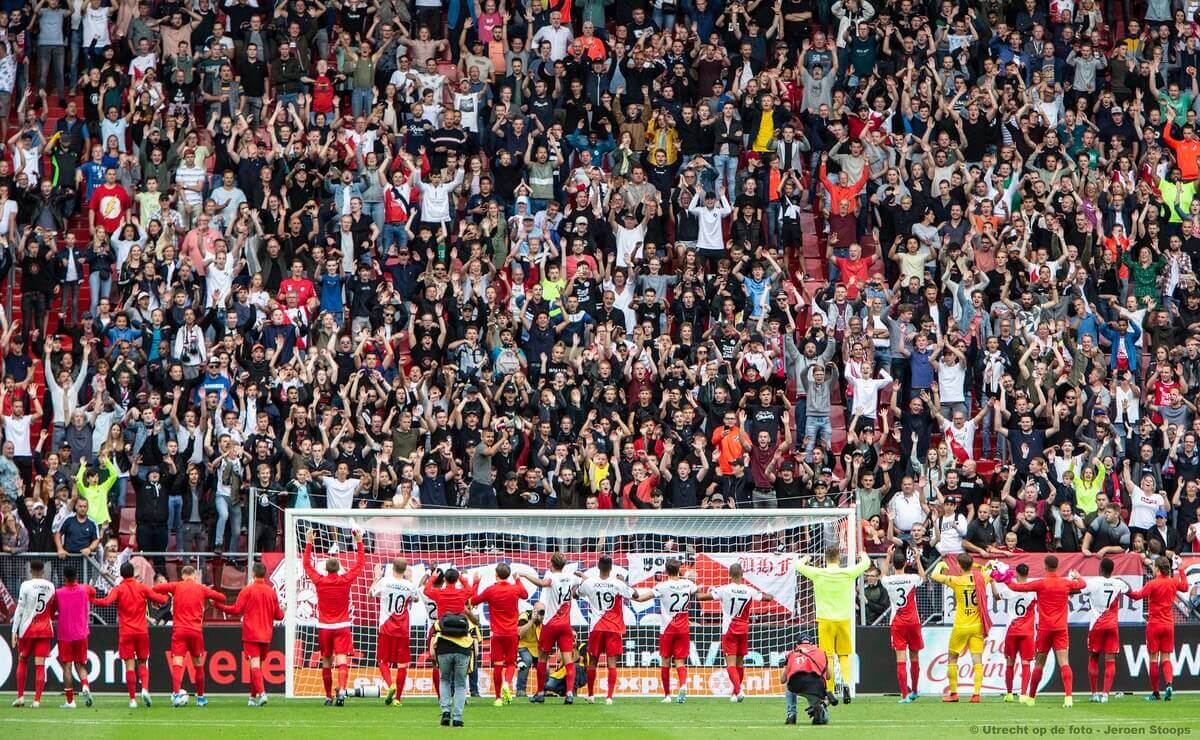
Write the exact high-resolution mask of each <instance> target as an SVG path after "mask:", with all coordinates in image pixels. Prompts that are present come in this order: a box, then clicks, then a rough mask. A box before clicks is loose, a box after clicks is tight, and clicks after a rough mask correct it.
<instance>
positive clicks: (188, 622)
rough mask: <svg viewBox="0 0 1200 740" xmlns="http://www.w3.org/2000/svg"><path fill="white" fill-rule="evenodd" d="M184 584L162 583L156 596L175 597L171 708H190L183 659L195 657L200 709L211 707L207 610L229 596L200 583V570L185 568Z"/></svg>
mask: <svg viewBox="0 0 1200 740" xmlns="http://www.w3.org/2000/svg"><path fill="white" fill-rule="evenodd" d="M179 575H180V580H178V581H175V582H174V583H160V584H158V585H157V586H155V587H154V591H155V593H160V594H172V595H173V596H174V598H175V601H174V602H173V603H172V604H171V617H172V619H173V625H172V627H171V706H173V707H182V706H185V705H186V704H187V692H185V691H184V690H183V656H184V655H190V656H192V668H193V671H192V680H193V682H194V683H195V684H196V706H198V707H203V706H206V705H207V704H208V699H207V698H206V697H205V695H204V656H205V654H206V651H205V650H204V610H205V609H206V608H207V607H208V602H209V601H216V602H223V601H225V594H223V593H221V592H220V591H217V590H215V589H211V588H209V587H208V586H205V585H204V584H203V583H201V582H200V576H199V574H198V573H197V572H196V569H195V568H194V567H192V566H190V565H185V566H184V567H183V570H182V571H180V574H179Z"/></svg>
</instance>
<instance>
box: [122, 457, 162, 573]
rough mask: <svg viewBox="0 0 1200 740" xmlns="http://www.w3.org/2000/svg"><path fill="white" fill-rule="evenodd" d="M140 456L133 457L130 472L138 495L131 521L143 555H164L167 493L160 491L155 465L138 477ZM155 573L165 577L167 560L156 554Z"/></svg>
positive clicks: (159, 481) (159, 474) (158, 476)
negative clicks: (151, 553)
mask: <svg viewBox="0 0 1200 740" xmlns="http://www.w3.org/2000/svg"><path fill="white" fill-rule="evenodd" d="M140 461H141V455H134V457H133V465H132V466H131V467H130V469H129V473H130V480H132V481H133V488H134V491H136V492H137V508H136V510H135V511H134V521H135V522H136V523H137V545H138V549H139V550H142V551H143V552H159V553H161V552H165V551H166V549H167V535H168V529H167V518H168V512H167V491H166V490H165V489H164V488H163V485H162V480H161V476H162V473H160V472H159V469H158V466H157V465H156V466H154V467H151V468H148V469H147V471H146V477H145V478H141V477H139V476H138V474H137V473H138V463H139V462H140ZM152 560H153V563H154V570H155V572H157V573H162V574H163V575H166V572H167V559H166V557H164V556H162V555H157V556H155V557H154V558H153V559H152Z"/></svg>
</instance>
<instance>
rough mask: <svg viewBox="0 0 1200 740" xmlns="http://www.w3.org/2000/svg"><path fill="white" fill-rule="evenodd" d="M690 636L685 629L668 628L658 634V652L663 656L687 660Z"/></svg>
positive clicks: (690, 645) (690, 642) (689, 649)
mask: <svg viewBox="0 0 1200 740" xmlns="http://www.w3.org/2000/svg"><path fill="white" fill-rule="evenodd" d="M691 647H692V636H691V634H689V632H688V630H686V629H668V630H667V631H666V632H664V633H662V634H661V635H659V636H658V654H659V656H660V657H663V658H674V659H676V660H687V658H688V653H689V652H691Z"/></svg>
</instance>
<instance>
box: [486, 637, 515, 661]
mask: <svg viewBox="0 0 1200 740" xmlns="http://www.w3.org/2000/svg"><path fill="white" fill-rule="evenodd" d="M520 639H521V638H519V637H517V636H516V635H492V641H491V648H492V665H500V664H501V663H503V664H505V665H515V664H516V662H517V643H518V642H519V641H520Z"/></svg>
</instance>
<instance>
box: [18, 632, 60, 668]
mask: <svg viewBox="0 0 1200 740" xmlns="http://www.w3.org/2000/svg"><path fill="white" fill-rule="evenodd" d="M51 642H53V640H52V639H51V638H49V637H22V638H20V639H18V640H17V655H18V656H20V657H22V658H49V657H50V643H51ZM59 662H62V659H61V658H60V659H59Z"/></svg>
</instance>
